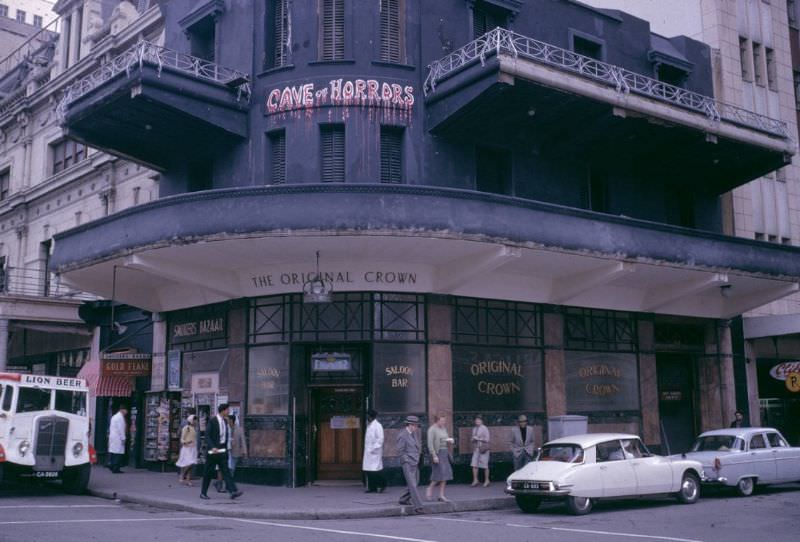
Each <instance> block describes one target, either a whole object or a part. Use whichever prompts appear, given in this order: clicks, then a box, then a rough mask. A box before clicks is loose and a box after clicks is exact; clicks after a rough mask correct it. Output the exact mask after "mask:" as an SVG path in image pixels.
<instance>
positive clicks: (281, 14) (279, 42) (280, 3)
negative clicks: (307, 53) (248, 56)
mask: <svg viewBox="0 0 800 542" xmlns="http://www.w3.org/2000/svg"><path fill="white" fill-rule="evenodd" d="M290 27H291V14H290V13H289V0H269V6H268V10H267V24H266V30H267V56H266V59H265V60H266V62H265V66H264V67H266V68H279V67H281V66H286V65H288V64H289V53H290V52H291V44H290V43H289V36H290V34H291V32H290Z"/></svg>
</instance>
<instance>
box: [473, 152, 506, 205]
mask: <svg viewBox="0 0 800 542" xmlns="http://www.w3.org/2000/svg"><path fill="white" fill-rule="evenodd" d="M475 188H476V190H478V191H480V192H489V193H492V194H504V195H510V194H511V153H510V152H509V151H506V150H504V149H495V148H490V147H477V148H476V149H475Z"/></svg>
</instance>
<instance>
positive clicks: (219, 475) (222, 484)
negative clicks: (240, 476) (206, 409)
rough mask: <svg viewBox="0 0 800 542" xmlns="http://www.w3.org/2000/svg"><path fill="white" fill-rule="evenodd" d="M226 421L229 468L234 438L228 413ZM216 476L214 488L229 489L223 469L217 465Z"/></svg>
mask: <svg viewBox="0 0 800 542" xmlns="http://www.w3.org/2000/svg"><path fill="white" fill-rule="evenodd" d="M224 419H225V423H227V424H228V429H229V431H228V445H227V448H228V469H230V468H231V453H230V451H231V439H232V438H233V437H232V435H233V424H231V418H230V416H228V415H225V416H224ZM215 476H216V478H215V479H214V488H215V489H216V490H217V493H225V492H226V491H228V489H227V488H226V487H225V480H224V479H223V477H222V470H220V468H219V467H217V473H216V475H215ZM231 477H233V473H232V472H231Z"/></svg>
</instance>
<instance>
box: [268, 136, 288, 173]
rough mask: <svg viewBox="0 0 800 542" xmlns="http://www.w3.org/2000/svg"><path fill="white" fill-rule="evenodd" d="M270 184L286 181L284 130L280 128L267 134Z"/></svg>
mask: <svg viewBox="0 0 800 542" xmlns="http://www.w3.org/2000/svg"><path fill="white" fill-rule="evenodd" d="M269 146H270V149H269V151H270V152H269V153H270V165H271V169H272V184H283V183H285V182H286V132H285V131H283V130H281V131H280V132H276V133H273V134H270V136H269Z"/></svg>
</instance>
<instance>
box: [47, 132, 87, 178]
mask: <svg viewBox="0 0 800 542" xmlns="http://www.w3.org/2000/svg"><path fill="white" fill-rule="evenodd" d="M88 157H89V148H88V147H87V146H86V145H84V144H83V143H79V142H77V141H75V140H73V139H62V140H61V141H59V142H58V143H53V144H52V145H50V170H51V172H52V173H53V174H56V173H58V172H60V171H63V170H65V169H67V168H69V167H72V166H73V165H75V164H77V163H78V162H81V161H83V160H85V159H86V158H88Z"/></svg>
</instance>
